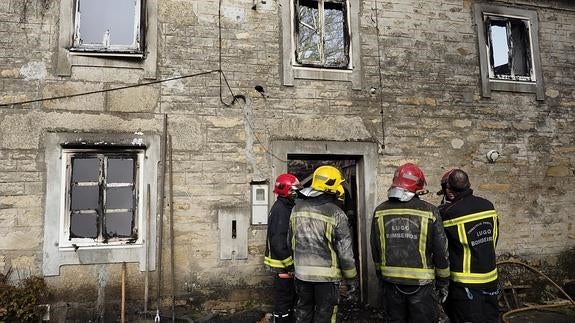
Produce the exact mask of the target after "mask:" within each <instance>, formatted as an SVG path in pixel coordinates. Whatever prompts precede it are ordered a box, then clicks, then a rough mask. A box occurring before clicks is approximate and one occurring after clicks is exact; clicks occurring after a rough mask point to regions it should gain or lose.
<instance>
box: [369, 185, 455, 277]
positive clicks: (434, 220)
mask: <svg viewBox="0 0 575 323" xmlns="http://www.w3.org/2000/svg"><path fill="white" fill-rule="evenodd" d="M370 242H371V250H372V257H373V262H374V263H375V270H376V274H377V276H378V277H380V278H383V279H384V280H385V281H388V282H391V283H394V284H404V285H420V286H421V285H427V284H430V283H431V282H433V280H434V279H436V278H438V279H440V280H441V281H442V282H444V283H447V279H448V278H449V256H448V253H447V238H446V237H445V232H444V231H443V227H442V226H441V218H440V217H439V212H438V210H437V208H436V207H435V206H433V205H432V204H430V203H427V202H425V201H422V200H421V199H419V197H417V196H415V197H413V198H412V199H411V200H409V201H407V202H400V201H399V200H397V199H394V198H391V199H389V200H388V201H386V202H383V203H382V204H380V205H379V206H378V207H377V208H376V209H375V211H374V214H373V222H372V225H371V238H370Z"/></svg>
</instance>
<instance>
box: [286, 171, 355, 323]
mask: <svg viewBox="0 0 575 323" xmlns="http://www.w3.org/2000/svg"><path fill="white" fill-rule="evenodd" d="M343 182H344V179H343V177H342V175H341V173H340V171H339V170H338V169H337V168H335V167H333V166H328V165H324V166H320V167H318V168H317V169H316V170H315V171H314V173H313V176H312V183H311V186H310V187H308V188H304V189H302V190H301V191H300V192H301V193H302V194H303V195H305V196H306V198H305V199H298V200H297V201H296V205H295V207H294V208H293V211H292V216H291V219H290V228H289V234H288V237H289V239H290V241H289V243H290V246H291V248H292V251H293V256H294V268H295V287H296V293H297V297H298V300H297V304H296V308H295V318H296V322H297V323H303V322H306V323H307V322H314V323H323V322H336V321H337V313H338V304H339V287H340V281H341V280H342V278H343V279H347V280H353V279H355V277H356V276H357V270H356V267H355V258H354V255H353V246H352V236H351V232H350V228H349V223H348V220H347V216H346V214H345V213H344V211H343V210H342V209H340V208H339V207H338V199H341V198H343V196H344V193H345V191H344V188H343V186H342V183H343ZM356 286H357V282H356V281H353V283H351V284H350V289H351V290H353V289H355V287H356Z"/></svg>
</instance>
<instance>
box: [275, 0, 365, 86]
mask: <svg viewBox="0 0 575 323" xmlns="http://www.w3.org/2000/svg"><path fill="white" fill-rule="evenodd" d="M281 10H282V30H283V35H282V49H283V54H282V55H283V57H282V61H283V70H282V71H283V83H284V85H288V86H293V85H294V79H318V80H335V81H349V82H352V87H353V88H354V89H361V64H360V62H361V60H360V40H359V1H357V0H282V6H281Z"/></svg>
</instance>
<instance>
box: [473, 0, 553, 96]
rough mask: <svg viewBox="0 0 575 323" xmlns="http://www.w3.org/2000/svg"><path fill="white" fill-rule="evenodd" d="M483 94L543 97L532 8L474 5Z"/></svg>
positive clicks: (536, 29)
mask: <svg viewBox="0 0 575 323" xmlns="http://www.w3.org/2000/svg"><path fill="white" fill-rule="evenodd" d="M475 21H476V24H477V33H478V40H479V57H480V62H481V79H482V94H483V96H484V97H491V91H510V92H527V93H536V94H537V100H543V98H544V89H543V76H542V75H543V73H542V71H541V62H540V57H539V39H538V29H539V24H538V20H537V13H536V12H535V11H532V10H525V9H517V8H509V7H501V6H493V5H486V4H476V5H475Z"/></svg>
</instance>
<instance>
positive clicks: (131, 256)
mask: <svg viewBox="0 0 575 323" xmlns="http://www.w3.org/2000/svg"><path fill="white" fill-rule="evenodd" d="M160 141H161V140H160V135H159V134H153V133H137V134H134V133H76V132H48V133H47V134H46V135H45V138H44V146H45V156H44V158H45V162H46V196H45V199H44V201H45V203H46V205H45V208H44V211H45V213H44V222H43V224H44V243H43V252H42V254H43V264H42V270H43V273H44V275H46V276H52V275H59V272H60V267H61V266H63V265H78V264H109V263H120V262H131V263H134V262H137V263H139V264H140V270H143V271H145V270H153V268H155V260H154V259H155V257H154V256H153V255H154V254H155V252H156V239H155V237H156V221H155V218H156V215H157V214H158V207H159V206H158V205H159V203H158V201H159V198H158V187H159V180H160V178H159V177H158V174H159V173H158V167H159V166H158V165H159V163H160V159H161V154H160Z"/></svg>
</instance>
